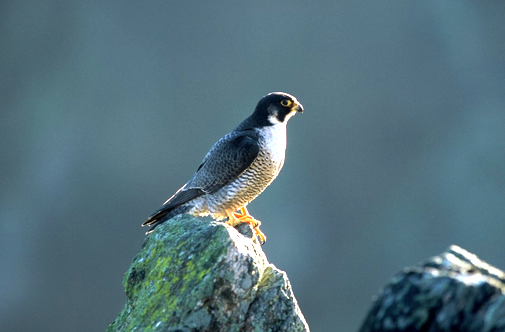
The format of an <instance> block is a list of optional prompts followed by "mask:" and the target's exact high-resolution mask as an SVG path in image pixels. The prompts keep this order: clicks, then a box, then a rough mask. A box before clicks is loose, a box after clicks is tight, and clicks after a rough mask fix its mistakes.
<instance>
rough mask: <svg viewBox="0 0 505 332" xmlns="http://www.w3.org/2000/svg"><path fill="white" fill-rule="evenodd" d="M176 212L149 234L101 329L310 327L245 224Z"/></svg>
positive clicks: (283, 276) (242, 330) (282, 275)
mask: <svg viewBox="0 0 505 332" xmlns="http://www.w3.org/2000/svg"><path fill="white" fill-rule="evenodd" d="M239 230H240V231H241V232H242V233H244V234H246V235H244V234H241V233H239V231H237V229H235V228H233V227H231V226H228V225H226V224H224V223H221V222H215V221H211V220H209V219H202V218H194V217H191V216H188V215H183V216H179V217H176V218H174V219H172V220H170V221H169V222H166V223H164V224H163V225H160V226H159V227H158V228H157V229H156V231H154V232H153V233H151V234H149V235H148V236H147V238H146V240H145V241H144V244H143V245H142V249H141V250H140V252H139V253H138V254H137V255H136V256H135V258H134V259H133V262H132V264H131V266H130V268H129V270H128V271H127V273H126V274H125V278H124V282H123V285H124V288H125V292H126V297H127V299H126V303H125V306H124V309H123V310H122V312H121V313H120V314H119V315H118V317H117V318H116V320H115V321H114V322H113V323H112V324H111V325H110V326H109V327H108V329H107V331H108V332H112V331H240V332H248V331H309V327H308V325H307V323H306V322H305V319H304V317H303V314H302V313H301V311H300V308H299V307H298V304H297V302H296V299H295V297H294V295H293V292H292V290H291V285H290V283H289V280H288V278H287V276H286V274H285V273H284V272H282V271H280V270H279V269H277V268H276V267H275V266H274V265H272V264H270V263H269V262H268V260H267V258H266V256H265V254H264V252H263V250H262V249H261V246H260V245H259V244H258V243H257V242H256V240H253V239H252V238H251V237H252V232H251V229H250V227H249V226H248V225H242V226H240V227H239Z"/></svg>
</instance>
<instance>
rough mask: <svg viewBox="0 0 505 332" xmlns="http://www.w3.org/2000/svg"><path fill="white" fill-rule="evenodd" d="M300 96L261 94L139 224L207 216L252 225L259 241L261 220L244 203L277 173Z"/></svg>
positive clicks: (262, 236)
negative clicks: (246, 114)
mask: <svg viewBox="0 0 505 332" xmlns="http://www.w3.org/2000/svg"><path fill="white" fill-rule="evenodd" d="M303 110H304V109H303V106H302V104H300V102H298V100H297V99H296V98H295V97H294V96H292V95H290V94H287V93H284V92H272V93H269V94H267V95H265V96H263V97H262V98H261V99H260V100H259V102H258V103H257V105H256V107H255V109H254V111H253V113H252V114H251V115H250V116H249V117H247V118H246V119H245V120H244V121H242V122H241V123H240V124H239V125H238V126H237V127H236V128H235V129H233V130H232V131H231V132H230V133H228V134H226V135H225V136H223V137H222V138H221V139H219V140H218V141H217V142H216V143H215V144H214V145H213V146H212V147H211V149H210V150H209V152H208V153H207V154H206V155H205V157H204V159H203V161H202V162H201V164H200V166H199V167H198V169H197V170H196V172H195V173H194V174H193V176H192V177H191V178H190V179H189V181H187V182H186V184H184V185H183V186H182V187H181V188H180V189H179V190H177V191H176V192H175V194H173V195H172V196H171V197H170V198H169V199H168V200H167V201H166V202H165V203H164V204H163V205H162V206H161V207H160V208H159V209H157V210H156V211H155V212H154V213H153V214H152V215H151V216H150V217H149V218H148V219H147V220H146V221H145V222H144V223H143V224H142V226H150V227H151V228H150V229H149V230H148V231H147V233H146V234H149V233H151V232H152V231H153V230H154V229H155V228H156V227H157V226H159V225H160V224H162V223H164V222H165V221H167V220H169V219H171V218H173V217H175V216H177V215H180V214H185V213H187V214H191V215H194V216H197V217H198V216H208V215H210V216H211V217H212V218H213V219H215V220H216V221H220V220H223V219H225V218H228V220H227V221H226V224H228V225H231V226H238V225H240V224H242V223H247V224H250V225H251V227H252V229H253V232H254V234H255V235H256V236H257V237H258V238H259V241H260V243H261V244H264V243H265V241H266V236H265V234H263V232H261V230H260V229H259V226H260V224H261V222H260V221H259V220H256V219H255V218H254V217H252V216H251V215H250V214H249V211H248V210H247V205H248V204H249V203H250V202H251V201H252V200H254V199H255V198H256V197H257V196H258V195H259V194H261V193H262V192H263V191H264V190H265V189H266V188H267V187H268V186H269V185H270V183H272V181H273V180H274V179H275V178H276V177H277V175H278V174H279V172H280V170H281V169H282V166H283V165H284V159H285V155H286V141H287V135H286V125H287V123H288V121H289V119H290V118H291V117H293V116H294V115H295V114H297V113H303Z"/></svg>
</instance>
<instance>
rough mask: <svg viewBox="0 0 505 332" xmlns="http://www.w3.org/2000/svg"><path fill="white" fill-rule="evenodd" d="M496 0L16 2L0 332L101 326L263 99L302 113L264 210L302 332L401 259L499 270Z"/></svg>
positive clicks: (502, 36)
mask: <svg viewBox="0 0 505 332" xmlns="http://www.w3.org/2000/svg"><path fill="white" fill-rule="evenodd" d="M503 17H505V3H504V2H502V1H486V2H482V1H459V2H445V1H423V2H414V1H389V2H376V1H360V2H357V1H330V0H327V1H316V2H308V1H279V2H270V1H255V2H237V1H221V2H219V3H217V2H206V3H204V2H201V1H177V2H176V1H150V2H145V1H128V2H123V1H110V2H103V1H74V0H69V1H54V0H49V1H43V2H40V1H29V0H27V1H4V2H2V4H1V5H0V66H1V67H0V70H1V73H0V107H1V113H0V149H1V150H0V220H1V223H0V271H1V274H0V299H1V301H0V326H1V329H2V331H77V332H79V331H103V330H105V328H106V327H107V325H108V324H109V323H110V322H111V321H112V320H113V319H114V318H115V317H116V315H117V314H118V312H119V311H120V310H121V309H122V306H123V304H124V300H125V296H124V293H123V288H122V278H123V274H124V272H125V271H126V270H127V268H128V266H129V264H130V262H131V259H132V258H133V256H134V255H135V253H136V252H137V251H138V250H139V248H140V246H141V243H142V241H143V239H144V232H145V229H142V228H140V223H141V222H142V221H144V219H145V218H146V217H147V216H148V215H149V214H150V213H152V212H153V211H154V210H155V209H156V208H158V207H159V205H160V204H161V203H163V201H164V200H165V199H166V198H168V197H169V196H170V195H171V194H172V193H173V192H174V191H175V190H176V189H178V188H179V187H180V186H181V185H182V184H183V183H184V182H185V181H186V180H187V179H188V178H189V177H190V176H191V174H192V173H193V171H194V170H195V169H196V167H197V166H198V165H199V163H200V161H201V159H202V158H203V156H204V155H205V153H206V152H207V150H208V149H209V148H210V147H211V145H212V144H213V143H214V142H215V141H216V140H217V139H218V138H220V137H221V136H222V135H224V134H226V133H227V132H229V131H230V130H231V129H233V128H234V127H235V126H236V125H237V124H238V123H239V122H240V121H242V120H243V119H244V118H245V117H246V116H248V115H249V114H250V113H251V112H252V110H253V108H254V106H255V105H256V102H257V101H258V100H259V99H260V98H261V97H262V96H263V95H265V94H266V93H268V92H271V91H285V92H289V93H291V94H294V95H295V96H297V97H298V99H299V100H300V101H301V103H302V104H303V105H304V106H305V110H306V112H305V113H304V114H303V115H297V116H296V117H295V118H293V119H292V120H291V121H290V123H289V126H288V149H287V160H286V163H285V166H284V169H283V171H282V172H281V174H280V176H279V178H278V179H277V180H276V181H275V182H274V183H273V184H272V185H271V186H270V187H269V188H268V189H267V190H266V191H265V192H264V193H263V194H262V195H261V196H260V197H259V198H258V199H257V200H255V201H254V202H253V203H252V204H250V205H249V210H250V211H251V213H252V214H253V215H254V216H255V217H256V218H258V219H259V220H262V221H263V225H262V230H263V231H264V232H265V233H266V234H267V236H268V241H267V243H266V245H265V246H264V250H265V252H266V253H267V255H268V257H269V260H270V261H271V262H272V263H274V264H275V265H276V266H278V267H279V268H281V269H283V270H285V271H286V272H287V273H288V276H289V277H290V280H291V282H292V285H293V289H294V292H295V295H296V297H297V299H298V302H299V305H300V307H301V309H302V311H303V313H304V314H305V317H306V319H307V321H308V323H309V325H310V326H311V328H312V331H354V330H356V329H357V328H358V327H359V325H360V323H361V321H362V319H363V318H364V315H365V313H366V311H367V310H368V309H369V307H370V305H371V299H372V297H373V296H374V294H376V293H377V291H378V290H379V288H380V287H381V286H382V285H384V283H386V282H387V281H388V280H389V278H390V277H392V276H393V275H394V274H395V273H396V272H398V271H399V270H400V269H402V268H403V267H405V266H408V265H412V264H415V263H417V262H419V261H421V260H423V259H425V258H428V257H429V256H432V255H435V254H438V253H439V252H441V251H442V250H444V249H445V248H446V247H447V246H448V245H450V244H458V245H460V246H462V247H464V248H466V249H468V250H470V251H472V252H474V253H476V254H478V255H479V256H480V257H481V258H483V259H484V260H486V261H488V262H489V263H492V264H494V265H495V266H497V267H499V268H502V269H504V268H505V245H504V239H505V227H504V220H505V110H504V104H505V24H504V23H503Z"/></svg>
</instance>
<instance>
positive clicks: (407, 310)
mask: <svg viewBox="0 0 505 332" xmlns="http://www.w3.org/2000/svg"><path fill="white" fill-rule="evenodd" d="M504 293H505V274H504V273H503V272H502V271H500V270H498V269H496V268H494V267H492V266H490V265H488V264H486V263H484V262H483V261H481V260H479V258H477V256H475V255H473V254H471V253H469V252H467V251H465V250H464V249H462V248H460V247H457V246H451V247H449V248H448V249H447V250H446V251H445V252H444V253H442V254H440V255H438V256H435V257H432V258H430V259H428V260H427V261H425V262H422V263H420V264H419V265H417V266H415V267H411V268H406V269H404V270H403V271H402V272H400V273H399V274H398V275H397V276H395V277H394V278H393V279H392V280H391V281H390V282H389V284H388V285H386V286H385V287H384V289H383V290H381V292H380V294H379V295H378V297H377V298H376V300H375V301H374V303H373V305H372V308H371V310H370V311H369V313H368V315H367V317H366V319H365V322H364V323H363V325H362V327H361V329H360V331H361V332H371V331H426V332H435V331H437V332H444V331H458V332H477V331H479V332H486V331H487V332H491V331H493V332H498V331H505V295H504Z"/></svg>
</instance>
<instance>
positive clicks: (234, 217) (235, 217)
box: [226, 206, 267, 244]
mask: <svg viewBox="0 0 505 332" xmlns="http://www.w3.org/2000/svg"><path fill="white" fill-rule="evenodd" d="M238 211H239V212H238V213H236V212H232V213H231V214H229V217H228V221H227V222H226V223H227V224H228V225H231V226H237V225H240V224H243V223H246V224H249V225H251V227H252V229H253V231H254V234H255V235H256V236H258V237H259V239H260V243H261V244H264V243H265V241H266V239H267V237H266V236H265V234H263V232H262V231H261V230H260V225H261V222H260V221H259V220H256V219H254V217H253V216H251V215H250V214H249V211H247V209H246V207H245V206H242V207H241V208H240V209H238Z"/></svg>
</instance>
